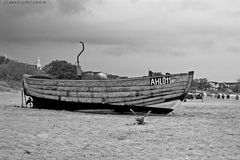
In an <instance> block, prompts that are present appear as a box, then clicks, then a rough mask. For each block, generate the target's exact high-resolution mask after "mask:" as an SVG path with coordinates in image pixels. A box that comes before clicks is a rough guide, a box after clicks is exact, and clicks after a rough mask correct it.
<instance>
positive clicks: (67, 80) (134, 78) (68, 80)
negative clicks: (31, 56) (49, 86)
mask: <svg viewBox="0 0 240 160" xmlns="http://www.w3.org/2000/svg"><path fill="white" fill-rule="evenodd" d="M192 74H193V71H189V72H188V73H177V74H169V75H161V76H152V77H150V76H143V77H130V78H124V79H102V80H93V79H90V80H81V79H51V78H50V77H49V78H50V79H47V78H46V79H44V78H34V76H36V75H29V74H24V75H23V79H29V80H41V81H42V80H43V81H59V82H89V81H91V82H114V81H133V80H144V79H151V78H159V77H177V76H184V75H192Z"/></svg>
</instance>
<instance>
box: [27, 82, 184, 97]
mask: <svg viewBox="0 0 240 160" xmlns="http://www.w3.org/2000/svg"><path fill="white" fill-rule="evenodd" d="M27 86H28V87H27V88H29V89H31V90H32V91H35V92H38V93H42V94H49V95H58V96H68V97H82V98H85V97H90V98H97V97H104V98H109V97H113V98H114V97H116V98H118V97H133V96H134V97H135V96H143V95H152V96H154V94H156V93H159V92H165V91H175V90H182V89H185V87H186V85H180V86H175V87H168V88H167V87H165V88H163V89H158V90H146V91H132V92H119V91H118V92H78V91H77V92H73V91H55V90H42V89H35V88H31V87H30V86H29V85H27Z"/></svg>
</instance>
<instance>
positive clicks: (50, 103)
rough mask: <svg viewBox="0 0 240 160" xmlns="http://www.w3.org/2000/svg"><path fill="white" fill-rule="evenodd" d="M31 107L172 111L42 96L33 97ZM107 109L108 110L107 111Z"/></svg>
mask: <svg viewBox="0 0 240 160" xmlns="http://www.w3.org/2000/svg"><path fill="white" fill-rule="evenodd" d="M33 99H34V106H33V108H38V109H51V110H66V111H81V112H85V113H102V114H104V113H105V114H107V112H109V111H114V112H115V113H116V114H119V113H124V114H126V113H130V109H132V110H134V111H136V112H143V113H145V112H148V111H151V113H156V114H168V113H170V112H172V111H173V109H170V108H155V107H143V106H118V105H110V104H102V103H91V104H90V103H73V102H63V101H56V100H49V99H43V98H37V97H34V98H33ZM107 110H108V111H107Z"/></svg>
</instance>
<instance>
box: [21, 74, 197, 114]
mask: <svg viewBox="0 0 240 160" xmlns="http://www.w3.org/2000/svg"><path fill="white" fill-rule="evenodd" d="M193 74H194V73H193V71H191V72H188V73H180V74H166V75H161V76H145V77H135V78H125V79H102V80H81V79H80V80H62V79H51V78H49V77H41V76H33V75H24V77H23V88H24V93H25V95H27V96H30V97H31V98H32V99H33V104H34V106H42V107H46V108H50V107H53V106H54V107H55V108H57V107H60V106H61V107H63V106H64V108H65V109H85V108H92V109H99V108H109V109H114V110H116V111H120V112H123V111H129V109H134V110H135V111H149V110H151V111H152V112H157V113H163V114H167V113H169V112H171V111H173V110H174V109H175V108H176V107H177V105H178V104H179V102H181V101H183V100H184V98H185V96H186V95H187V93H188V90H189V88H190V85H191V82H192V79H193Z"/></svg>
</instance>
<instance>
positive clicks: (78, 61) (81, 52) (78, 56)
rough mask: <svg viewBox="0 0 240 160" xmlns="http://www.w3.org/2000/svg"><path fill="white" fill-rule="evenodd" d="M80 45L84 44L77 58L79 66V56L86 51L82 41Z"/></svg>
mask: <svg viewBox="0 0 240 160" xmlns="http://www.w3.org/2000/svg"><path fill="white" fill-rule="evenodd" d="M80 43H81V44H82V47H83V48H82V50H81V52H80V53H79V54H78V56H77V65H78V66H79V56H80V55H81V54H82V52H83V51H84V43H83V42H82V41H80Z"/></svg>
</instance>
